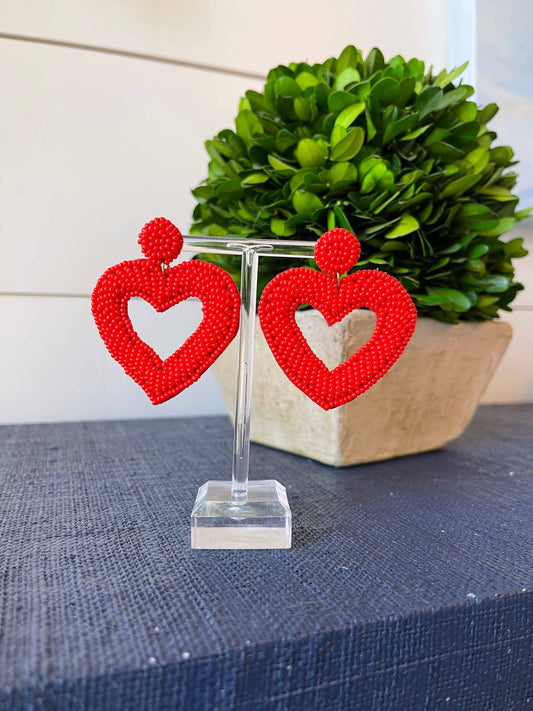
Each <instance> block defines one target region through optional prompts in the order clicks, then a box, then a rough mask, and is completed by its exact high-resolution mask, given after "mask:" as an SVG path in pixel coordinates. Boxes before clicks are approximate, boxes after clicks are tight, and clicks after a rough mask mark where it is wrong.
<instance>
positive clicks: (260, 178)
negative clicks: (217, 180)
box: [241, 173, 269, 186]
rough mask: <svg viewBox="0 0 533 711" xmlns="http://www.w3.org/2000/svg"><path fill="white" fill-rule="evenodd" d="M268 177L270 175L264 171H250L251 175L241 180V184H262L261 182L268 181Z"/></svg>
mask: <svg viewBox="0 0 533 711" xmlns="http://www.w3.org/2000/svg"><path fill="white" fill-rule="evenodd" d="M268 179H269V178H268V175H265V174H264V173H250V175H247V176H246V178H243V179H242V180H241V185H243V186H246V185H260V184H261V183H266V182H267V181H268Z"/></svg>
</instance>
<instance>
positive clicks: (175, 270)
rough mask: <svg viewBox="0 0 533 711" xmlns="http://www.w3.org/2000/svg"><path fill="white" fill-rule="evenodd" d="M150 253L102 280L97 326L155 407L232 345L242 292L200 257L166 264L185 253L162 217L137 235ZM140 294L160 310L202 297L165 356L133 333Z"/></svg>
mask: <svg viewBox="0 0 533 711" xmlns="http://www.w3.org/2000/svg"><path fill="white" fill-rule="evenodd" d="M139 244H140V245H141V249H142V251H143V254H144V255H145V257H146V259H135V260H132V261H128V262H121V263H120V264H116V265H115V266H114V267H110V269H108V270H107V271H106V272H105V273H104V274H103V275H102V276H101V277H100V279H99V280H98V283H97V284H96V286H95V288H94V291H93V294H92V304H91V305H92V312H93V316H94V320H95V322H96V326H97V328H98V331H99V333H100V336H101V337H102V340H103V341H104V343H105V345H106V348H107V350H108V351H109V353H110V354H111V356H112V357H113V358H114V359H115V360H116V361H117V362H118V363H120V365H121V366H122V367H123V368H124V370H125V372H126V373H127V374H128V375H129V376H130V377H131V378H133V380H135V382H136V383H138V384H139V385H140V386H141V388H142V389H143V390H144V391H145V393H146V394H147V395H148V397H149V398H150V400H151V401H152V403H153V404H154V405H158V404H159V403H161V402H165V400H169V399H170V398H172V397H174V395H177V394H178V393H180V392H181V391H182V390H184V389H185V388H187V387H189V385H192V383H194V382H195V381H196V380H198V378H199V377H200V376H201V375H202V373H204V372H205V371H206V370H207V368H209V366H210V365H211V364H212V363H213V362H214V361H215V360H216V359H217V358H218V356H219V355H220V354H221V353H222V351H223V350H224V349H225V348H226V347H227V346H228V345H229V344H230V342H231V341H232V339H233V337H234V336H235V334H236V333H237V331H238V328H239V313H240V297H239V292H238V290H237V287H236V286H235V283H234V282H233V280H232V278H231V277H230V276H229V274H227V273H226V272H225V271H224V270H223V269H220V267H217V266H215V265H214V264H207V263H206V262H201V261H197V260H195V261H191V262H183V263H182V264H178V265H177V266H175V267H170V268H167V267H168V265H169V264H170V262H172V261H173V260H174V259H176V257H177V256H178V254H179V253H180V251H181V248H182V246H183V237H182V236H181V233H180V231H179V230H178V228H177V227H175V226H174V225H173V224H172V223H171V222H170V221H169V220H166V219H165V218H163V217H158V218H156V219H155V220H152V221H151V222H148V223H147V224H146V225H145V226H144V228H143V229H142V231H141V233H140V234H139ZM134 296H139V297H141V298H142V299H144V300H145V301H147V302H148V303H149V304H151V305H152V306H153V307H154V309H155V310H156V311H158V312H159V313H161V312H163V311H166V310H167V309H169V308H170V307H171V306H175V305H176V304H179V303H180V302H181V301H184V300H185V299H189V298H191V297H197V298H198V299H200V301H201V302H202V311H203V318H202V321H201V322H200V325H199V326H198V328H197V329H196V331H195V332H194V333H193V334H192V335H191V336H189V338H188V339H187V340H186V341H185V343H184V344H183V345H182V346H181V347H180V348H178V349H177V350H176V351H175V352H174V353H173V354H172V355H171V356H169V357H168V358H166V359H165V360H162V359H161V358H160V357H159V356H158V355H157V353H156V352H155V351H154V350H153V349H152V348H150V346H149V345H147V344H146V343H145V342H144V341H142V340H141V339H140V338H139V336H138V335H137V333H136V332H135V330H134V328H133V326H132V324H131V321H130V318H129V316H128V301H129V300H130V299H131V298H132V297H134Z"/></svg>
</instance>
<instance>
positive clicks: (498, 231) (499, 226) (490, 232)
mask: <svg viewBox="0 0 533 711" xmlns="http://www.w3.org/2000/svg"><path fill="white" fill-rule="evenodd" d="M514 224H515V219H514V217H502V218H501V220H498V221H497V223H496V224H495V225H494V227H490V228H489V229H483V230H480V231H479V234H480V235H483V236H484V237H499V236H500V235H503V234H505V232H509V230H512V229H513V227H514Z"/></svg>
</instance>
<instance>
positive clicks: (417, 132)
mask: <svg viewBox="0 0 533 711" xmlns="http://www.w3.org/2000/svg"><path fill="white" fill-rule="evenodd" d="M428 128H431V124H430V123H428V124H426V125H425V126H421V127H420V128H417V129H415V130H414V131H409V133H406V134H405V136H402V137H401V138H400V141H412V140H413V139H414V138H418V137H419V136H421V135H422V134H423V133H425V132H426V131H427V130H428Z"/></svg>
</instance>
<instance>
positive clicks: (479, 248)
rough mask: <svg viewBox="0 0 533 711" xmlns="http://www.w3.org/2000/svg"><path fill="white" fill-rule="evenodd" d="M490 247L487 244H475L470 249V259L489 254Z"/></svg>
mask: <svg viewBox="0 0 533 711" xmlns="http://www.w3.org/2000/svg"><path fill="white" fill-rule="evenodd" d="M488 251H489V247H488V245H486V244H474V245H472V246H471V247H470V249H469V250H468V259H478V258H479V257H482V256H483V255H484V254H487V252H488Z"/></svg>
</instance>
